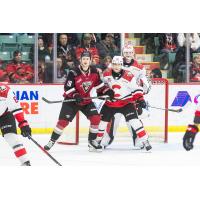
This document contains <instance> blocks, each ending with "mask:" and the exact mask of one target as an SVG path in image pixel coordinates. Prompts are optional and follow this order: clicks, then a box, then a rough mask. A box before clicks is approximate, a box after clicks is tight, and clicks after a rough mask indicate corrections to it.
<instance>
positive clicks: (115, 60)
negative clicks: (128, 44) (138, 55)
mask: <svg viewBox="0 0 200 200" xmlns="http://www.w3.org/2000/svg"><path fill="white" fill-rule="evenodd" d="M112 64H118V65H123V58H122V56H114V57H113V59H112Z"/></svg>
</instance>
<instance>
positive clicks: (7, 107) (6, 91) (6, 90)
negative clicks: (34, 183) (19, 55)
mask: <svg viewBox="0 0 200 200" xmlns="http://www.w3.org/2000/svg"><path fill="white" fill-rule="evenodd" d="M15 119H16V120H17V121H18V123H19V124H18V126H19V128H20V129H21V134H22V136H24V137H27V136H28V135H31V128H30V127H29V125H28V122H27V121H26V120H25V118H24V114H23V111H22V108H21V106H20V104H19V102H18V101H17V100H16V97H15V95H14V93H13V91H12V90H11V88H10V87H9V86H8V85H6V84H3V83H0V128H1V132H2V135H3V137H4V139H5V140H6V141H7V143H8V144H9V145H10V147H11V148H12V149H13V151H14V154H15V156H16V157H17V158H18V159H19V161H20V162H21V165H22V166H30V161H29V159H28V157H27V152H26V149H25V147H24V145H23V143H22V142H21V141H20V138H19V136H18V135H17V128H16V122H15Z"/></svg>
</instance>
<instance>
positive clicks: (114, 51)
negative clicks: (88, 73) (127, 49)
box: [96, 33, 119, 62]
mask: <svg viewBox="0 0 200 200" xmlns="http://www.w3.org/2000/svg"><path fill="white" fill-rule="evenodd" d="M96 46H97V49H98V51H99V55H100V60H101V62H103V59H104V58H105V57H106V56H111V57H113V56H114V55H118V54H119V48H118V47H117V46H116V45H115V40H114V34H113V33H107V34H106V35H105V38H104V39H103V40H101V41H100V42H99V43H97V45H96Z"/></svg>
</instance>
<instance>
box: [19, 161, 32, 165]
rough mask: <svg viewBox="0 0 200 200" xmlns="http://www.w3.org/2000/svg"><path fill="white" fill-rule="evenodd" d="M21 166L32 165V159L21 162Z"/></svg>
mask: <svg viewBox="0 0 200 200" xmlns="http://www.w3.org/2000/svg"><path fill="white" fill-rule="evenodd" d="M21 166H31V163H30V161H26V162H24V163H23V164H21Z"/></svg>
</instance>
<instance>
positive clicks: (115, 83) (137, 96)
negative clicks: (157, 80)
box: [97, 56, 151, 151]
mask: <svg viewBox="0 0 200 200" xmlns="http://www.w3.org/2000/svg"><path fill="white" fill-rule="evenodd" d="M122 66H123V58H122V57H121V56H114V58H113V60H112V67H111V68H110V69H107V70H106V71H104V73H103V81H104V83H105V84H106V85H107V86H108V87H109V88H110V89H112V90H113V91H114V99H110V100H106V102H105V104H104V105H103V107H102V109H101V116H102V118H101V122H100V124H99V131H98V137H97V141H101V140H102V137H103V135H104V132H105V129H106V126H107V124H108V122H110V120H111V119H112V117H113V116H114V115H115V114H117V113H120V114H122V115H124V117H125V119H126V122H127V123H129V125H130V126H131V128H132V129H133V130H134V131H135V132H136V134H137V137H138V138H140V141H141V143H142V144H143V145H144V147H145V148H146V150H147V151H148V150H150V149H151V145H150V144H149V142H148V135H147V133H146V132H145V130H144V127H143V124H142V122H141V120H140V119H139V118H138V114H137V111H136V108H135V107H134V105H133V102H137V103H138V104H140V105H145V101H144V98H143V89H142V87H140V86H138V84H137V83H136V79H135V77H134V75H133V74H132V73H131V72H129V71H128V70H125V69H122ZM101 144H102V143H101ZM102 145H103V144H102Z"/></svg>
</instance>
